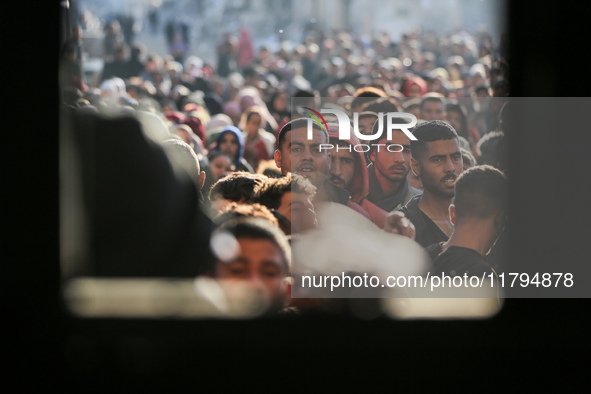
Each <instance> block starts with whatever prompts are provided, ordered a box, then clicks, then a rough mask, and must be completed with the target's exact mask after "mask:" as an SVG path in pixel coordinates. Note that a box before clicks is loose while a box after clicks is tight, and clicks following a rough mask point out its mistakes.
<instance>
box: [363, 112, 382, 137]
mask: <svg viewBox="0 0 591 394" xmlns="http://www.w3.org/2000/svg"><path fill="white" fill-rule="evenodd" d="M377 119H378V118H376V117H375V116H365V117H363V118H360V119H359V132H360V133H361V134H363V135H371V134H373V125H374V123H375V122H376V120H377Z"/></svg>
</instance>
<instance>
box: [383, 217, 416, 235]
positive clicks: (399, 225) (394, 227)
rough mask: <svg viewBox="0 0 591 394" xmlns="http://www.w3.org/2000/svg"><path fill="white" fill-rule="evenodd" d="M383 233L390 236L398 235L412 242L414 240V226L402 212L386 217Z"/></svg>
mask: <svg viewBox="0 0 591 394" xmlns="http://www.w3.org/2000/svg"><path fill="white" fill-rule="evenodd" d="M384 231H386V232H388V233H392V234H400V235H403V236H405V237H408V238H410V239H412V240H414V239H415V226H414V224H412V222H411V221H410V220H408V218H407V217H406V216H404V214H403V213H402V212H399V211H396V212H390V213H389V214H388V216H386V223H385V225H384Z"/></svg>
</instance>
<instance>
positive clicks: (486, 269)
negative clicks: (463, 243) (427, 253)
mask: <svg viewBox="0 0 591 394" xmlns="http://www.w3.org/2000/svg"><path fill="white" fill-rule="evenodd" d="M433 266H434V270H435V274H441V273H445V274H448V275H463V274H469V275H481V274H488V273H490V272H492V269H491V268H490V266H489V265H488V264H487V263H486V261H485V260H484V257H482V256H481V255H480V253H478V252H477V251H475V250H473V249H469V248H463V247H459V246H450V247H449V248H448V249H447V250H446V251H445V252H443V253H441V254H439V256H438V257H437V258H436V259H435V260H434V261H433Z"/></svg>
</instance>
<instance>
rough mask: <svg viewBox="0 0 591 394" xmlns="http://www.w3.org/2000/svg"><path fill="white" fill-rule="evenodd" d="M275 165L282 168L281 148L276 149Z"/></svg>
mask: <svg viewBox="0 0 591 394" xmlns="http://www.w3.org/2000/svg"><path fill="white" fill-rule="evenodd" d="M274 159H275V165H276V166H277V168H281V151H280V150H279V149H276V150H275V157H274Z"/></svg>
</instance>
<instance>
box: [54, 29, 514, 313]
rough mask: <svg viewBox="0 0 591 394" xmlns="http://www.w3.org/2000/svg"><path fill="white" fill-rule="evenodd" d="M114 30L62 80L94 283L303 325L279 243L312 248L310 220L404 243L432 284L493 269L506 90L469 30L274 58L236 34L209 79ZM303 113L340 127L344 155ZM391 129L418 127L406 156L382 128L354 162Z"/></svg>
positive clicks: (333, 129) (313, 44) (345, 35)
mask: <svg viewBox="0 0 591 394" xmlns="http://www.w3.org/2000/svg"><path fill="white" fill-rule="evenodd" d="M113 25H114V26H113ZM113 25H111V27H109V33H110V34H109V35H107V36H106V38H105V48H106V49H108V50H106V51H105V59H104V60H105V63H104V68H103V70H102V71H101V72H100V73H99V75H96V76H94V77H93V78H92V81H94V83H90V82H87V81H85V78H84V72H83V65H82V64H81V62H80V60H81V56H80V46H81V41H80V28H79V27H76V28H75V29H74V31H73V34H72V36H71V39H70V40H69V41H67V42H66V43H65V44H64V47H63V51H62V57H61V61H62V64H61V68H60V85H61V90H62V101H63V103H62V104H63V108H64V113H65V114H66V117H68V119H72V120H71V123H70V125H71V127H72V130H73V131H72V134H71V138H72V141H73V145H72V146H74V147H75V148H74V151H77V152H79V155H80V166H81V170H80V171H81V174H82V175H81V177H80V179H81V181H80V182H81V184H82V189H83V193H82V194H81V195H82V197H81V198H82V200H83V201H84V204H82V205H83V206H84V207H85V209H87V210H89V211H88V212H87V216H89V217H91V218H93V219H94V220H90V221H89V222H88V223H89V224H87V225H88V226H90V227H91V231H90V232H89V234H91V235H90V238H91V241H90V242H88V245H89V246H88V248H87V253H88V255H89V256H90V257H88V259H89V261H91V262H92V264H94V266H95V268H94V271H93V273H94V274H96V275H99V276H126V275H127V276H183V277H191V276H197V275H205V276H210V277H212V278H216V279H219V280H230V281H232V280H240V281H249V282H250V283H251V284H252V285H253V286H255V287H258V288H260V289H261V290H262V291H263V292H264V293H265V294H266V295H267V296H268V299H269V307H268V311H267V312H268V313H271V314H275V313H287V312H291V313H303V312H305V311H306V310H308V309H314V308H315V307H317V306H318V303H314V302H309V300H307V301H308V302H304V301H302V300H299V301H298V300H297V299H291V298H290V293H291V288H292V286H297V285H298V284H300V285H301V283H298V280H299V279H298V278H299V275H301V274H302V272H298V269H297V264H298V262H297V259H298V256H297V255H293V256H292V253H291V246H290V244H291V245H294V244H295V243H297V242H299V239H300V237H301V236H302V235H303V234H309V233H310V232H314V231H321V229H322V227H323V223H322V222H321V221H322V220H327V219H326V218H325V217H324V216H322V218H323V219H322V218H321V216H320V215H317V213H318V212H319V211H320V210H322V207H323V206H326V204H338V205H340V206H342V207H346V208H347V209H350V210H351V211H354V212H356V213H357V214H358V215H361V216H362V217H364V220H366V221H367V222H369V223H372V224H373V225H374V226H375V227H376V228H377V229H379V230H380V231H384V232H385V233H387V234H389V236H391V237H406V238H410V239H412V240H414V242H416V243H417V244H418V245H420V246H421V248H422V249H424V250H425V253H426V254H428V256H429V258H430V260H431V262H430V264H429V265H428V266H429V268H428V270H429V271H431V272H433V273H441V272H445V273H448V274H451V275H464V273H468V274H469V275H480V274H482V273H491V272H492V273H496V272H499V271H502V270H503V269H504V266H503V264H504V260H503V250H504V244H505V243H506V240H505V238H506V235H505V232H503V229H504V227H505V224H506V221H507V218H506V210H507V209H506V195H507V182H508V181H507V177H506V175H505V174H506V173H507V172H508V170H509V169H508V168H507V157H506V156H507V147H506V144H505V134H504V133H505V132H506V130H507V129H508V128H509V127H508V125H507V120H506V119H507V116H506V115H507V113H508V111H509V110H510V106H509V104H508V102H507V99H506V97H508V95H509V84H508V82H507V77H508V75H507V64H506V62H505V60H504V59H505V57H504V48H503V46H502V45H501V46H498V47H494V46H493V40H492V38H491V37H490V35H488V34H487V33H486V32H485V31H481V32H478V33H477V34H469V33H468V32H466V31H458V32H455V33H453V34H450V35H443V34H436V33H435V32H429V31H420V30H416V31H412V32H409V33H408V34H405V35H403V36H402V37H400V40H393V39H392V37H389V36H388V35H387V34H381V35H379V36H376V37H373V39H372V40H371V42H364V41H363V40H362V39H361V37H360V36H359V35H356V34H354V33H351V32H345V31H340V32H333V33H328V32H325V31H323V30H321V29H318V28H311V29H308V30H307V31H306V32H305V37H304V39H303V40H302V42H301V43H300V44H298V45H296V46H295V47H294V48H289V46H287V45H283V46H282V47H281V48H280V49H279V50H278V51H276V52H273V51H271V50H270V49H269V48H266V47H260V48H257V50H256V51H255V50H254V49H253V48H254V47H253V43H252V41H251V38H250V36H249V34H248V30H247V29H243V30H242V31H241V33H240V40H236V39H235V38H233V37H231V36H226V37H224V38H223V41H222V42H221V43H220V45H219V47H218V63H217V64H216V65H213V64H209V63H207V62H204V61H203V60H202V59H200V58H199V57H197V56H195V55H189V56H185V52H186V51H185V50H180V49H179V48H176V49H173V48H172V47H173V46H174V42H175V41H174V40H175V38H174V37H175V36H174V35H171V37H172V41H171V51H172V53H170V54H168V55H165V56H162V55H159V54H156V53H151V52H149V51H147V48H146V47H145V45H143V44H141V43H137V42H133V43H132V42H129V41H127V42H126V40H124V39H121V37H119V38H118V39H117V37H118V34H117V33H118V32H117V28H118V27H117V24H116V23H114V24H113ZM176 37H177V39H178V40H179V42H180V40H181V39H182V35H180V34H179V35H177V36H176ZM93 85H95V86H93ZM309 107H311V108H314V109H317V110H320V108H327V107H330V108H333V109H339V110H341V111H343V112H345V113H346V114H348V115H349V118H350V119H352V120H353V119H355V121H354V122H353V124H352V125H351V130H350V131H351V132H350V133H349V135H350V138H349V139H347V140H343V139H340V138H339V131H340V130H339V127H338V126H337V125H336V123H334V122H335V121H336V118H331V117H330V116H328V115H326V116H325V118H326V119H327V122H328V124H326V127H325V126H324V125H322V124H317V123H316V122H314V121H313V120H312V119H311V118H310V117H308V116H307V115H306V114H305V111H303V108H309ZM402 112H404V113H409V114H413V115H414V116H415V117H416V118H417V119H418V123H417V125H416V126H415V127H414V128H412V129H411V132H412V135H414V136H415V137H416V140H414V139H412V140H411V138H410V137H409V135H408V134H407V133H405V132H404V131H403V130H396V129H395V130H393V131H392V132H391V133H390V134H388V133H385V132H384V133H382V134H381V136H380V137H379V138H377V139H373V140H371V141H370V142H371V145H368V146H370V147H369V148H368V149H367V150H361V149H360V150H358V149H356V147H358V146H360V145H361V143H362V139H361V138H360V137H361V136H368V137H371V136H375V135H377V134H379V133H381V131H382V129H383V128H384V127H385V125H386V124H387V123H388V122H389V121H390V122H391V119H390V118H388V116H387V114H388V113H402ZM129 118H133V119H134V120H130V119H129ZM399 123H407V122H406V121H405V120H404V119H402V120H401V121H400V122H399ZM309 129H311V130H312V135H311V138H310V135H309ZM323 147H324V148H323ZM391 148H392V149H391ZM113 205H115V206H116V208H115V209H113ZM123 234H124V235H123ZM357 263H359V264H362V263H363V262H357ZM351 271H356V272H360V271H361V270H360V269H359V267H358V266H357V267H356V268H355V269H353V268H352V269H351ZM423 274H426V272H423Z"/></svg>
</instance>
